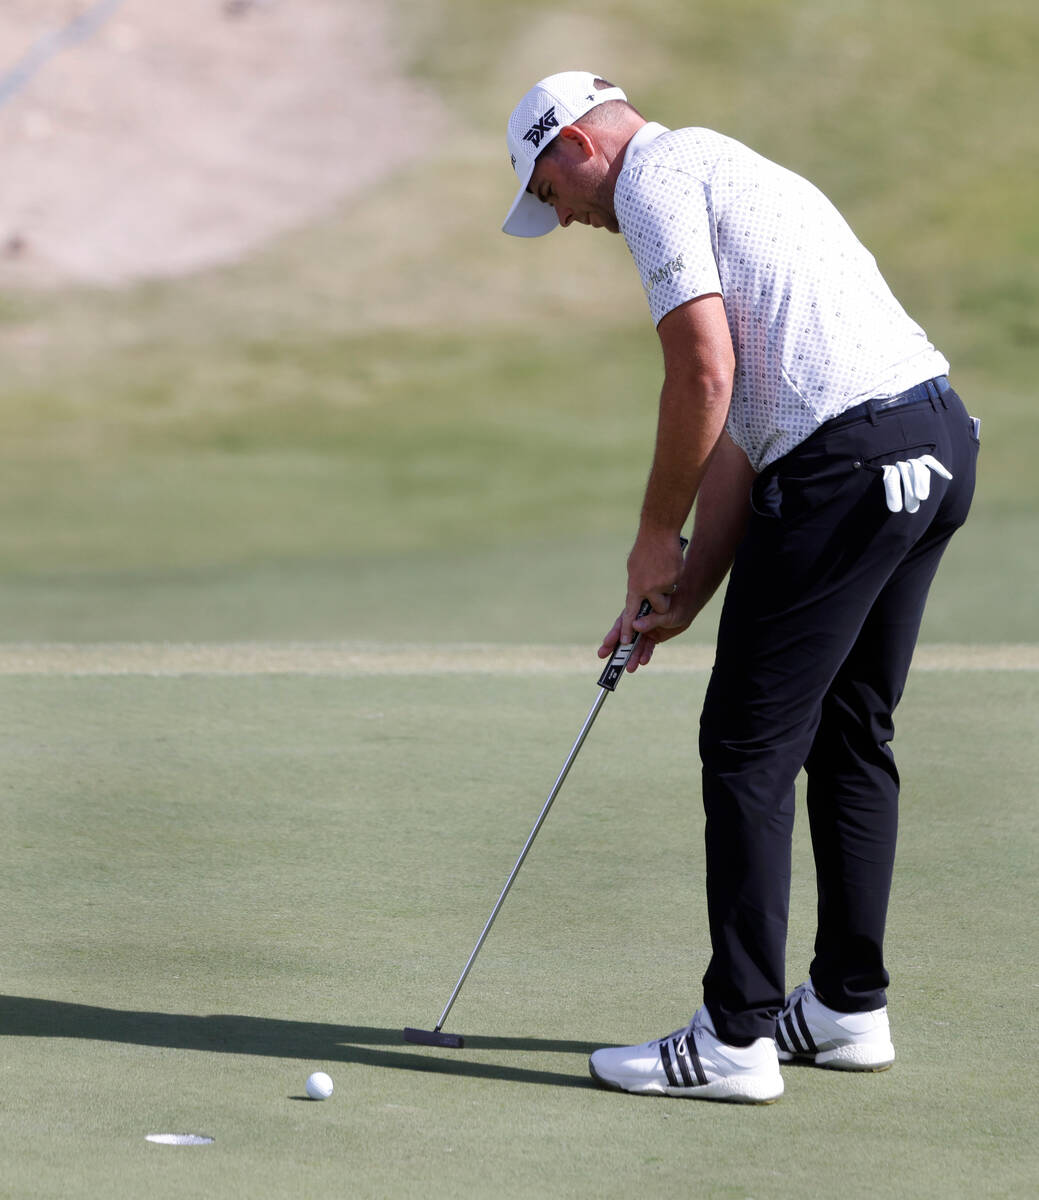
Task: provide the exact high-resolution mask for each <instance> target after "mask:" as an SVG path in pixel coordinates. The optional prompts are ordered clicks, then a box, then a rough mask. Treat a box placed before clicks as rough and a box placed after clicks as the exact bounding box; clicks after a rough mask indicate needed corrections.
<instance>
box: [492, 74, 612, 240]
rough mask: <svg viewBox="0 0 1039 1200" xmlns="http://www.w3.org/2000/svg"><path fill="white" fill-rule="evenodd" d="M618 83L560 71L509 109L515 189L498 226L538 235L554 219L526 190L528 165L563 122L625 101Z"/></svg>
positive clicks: (550, 226)
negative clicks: (517, 181)
mask: <svg viewBox="0 0 1039 1200" xmlns="http://www.w3.org/2000/svg"><path fill="white" fill-rule="evenodd" d="M627 98H628V97H627V96H625V94H624V93H623V92H622V91H621V90H620V88H619V87H614V86H613V84H612V83H607V82H606V80H605V79H600V78H599V77H598V76H597V75H592V74H590V73H589V72H588V71H563V72H562V73H561V74H559V75H550V76H549V77H548V78H547V79H542V80H541V82H540V83H536V84H534V86H533V87H532V88H531V89H530V91H529V92H527V94H526V95H525V96H524V97H523V99H522V100H521V101H520V102H519V104H517V105H516V107H515V108H514V109H513V110H512V116H511V117H509V127H508V142H509V154H510V155H511V156H512V166H513V169H514V170H515V172H516V175H517V177H518V178H519V191H518V192H517V193H516V199H515V200H513V202H512V208H510V209H509V215H508V216H507V217H506V218H505V224H504V225H503V226H502V229H503V230H504V231H505V232H506V233H511V234H512V235H513V236H514V237H541V236H542V234H545V233H551V232H552V230H553V229H555V227H556V225H557V224H558V223H559V222H558V220H557V218H556V214H555V211H554V210H553V208H552V207H551V205H548V204H543V203H542V202H541V201H540V200H539V199H538V198H537V197H536V196H534V195H532V194H531V193H530V192H528V191H527V185H528V184H529V183H530V177H531V175H532V174H533V173H534V163H535V161H536V160H537V157H538V155H539V154H540V153H541V151H542V150H544V149H545V147H546V146H547V145H548V144H549V143H550V142H551V141H552V140H553V139H554V138H555V137H556V135H557V134H558V133H559V131H560V130H561V129H562V128H563V126H564V125H572V124H573V123H574V122H575V121H577V120H579V119H580V118H581V117H583V116H584V114H585V113H586V112H590V111H591V110H592V109H593V108H595V107H596V106H597V105H599V104H604V103H605V102H606V101H607V100H627Z"/></svg>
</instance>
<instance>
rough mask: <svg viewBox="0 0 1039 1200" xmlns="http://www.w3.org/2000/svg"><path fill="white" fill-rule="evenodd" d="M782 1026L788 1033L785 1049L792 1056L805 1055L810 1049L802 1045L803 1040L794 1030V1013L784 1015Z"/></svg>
mask: <svg viewBox="0 0 1039 1200" xmlns="http://www.w3.org/2000/svg"><path fill="white" fill-rule="evenodd" d="M781 1024H782V1026H783V1028H784V1030H785V1031H786V1040H787V1043H788V1046H787V1047H784V1048H785V1049H788V1052H789V1053H791V1054H804V1053H806V1052H807V1050H808V1047H807V1046H803V1045H802V1044H801V1039H800V1038H799V1037H798V1036H797V1030H796V1029H795V1028H794V1014H793V1013H792V1012H788V1013H784V1014H783V1017H782V1020H781Z"/></svg>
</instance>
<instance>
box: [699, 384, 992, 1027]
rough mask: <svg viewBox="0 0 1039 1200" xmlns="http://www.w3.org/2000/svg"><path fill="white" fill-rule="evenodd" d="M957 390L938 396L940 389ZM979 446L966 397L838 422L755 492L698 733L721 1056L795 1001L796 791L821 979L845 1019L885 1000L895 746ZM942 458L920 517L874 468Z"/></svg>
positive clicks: (870, 409)
mask: <svg viewBox="0 0 1039 1200" xmlns="http://www.w3.org/2000/svg"><path fill="white" fill-rule="evenodd" d="M943 382H944V381H943ZM977 449H978V443H977V439H976V435H975V433H974V430H973V429H972V427H971V421H970V418H969V417H968V415H967V413H966V411H965V409H964V407H963V404H962V402H961V401H960V398H959V397H958V396H957V395H956V393H955V392H954V391H952V390H946V391H944V392H943V393H942V394H941V395H939V392H938V389H937V388H936V387H933V386H930V385H929V398H927V399H923V400H920V401H916V402H914V403H912V404H908V405H903V406H901V407H892V408H883V407H874V405H873V402H870V404H869V405H868V406H861V407H860V410H858V413H857V415H855V414H852V415H851V416H842V417H837V418H835V419H834V420H832V421H829V422H827V423H826V424H825V425H823V426H822V427H821V428H820V429H818V430H817V431H816V433H814V434H813V435H812V436H811V437H810V438H809V439H808V440H807V441H805V442H804V443H802V444H801V445H800V446H798V447H796V448H795V449H794V450H793V451H791V452H790V453H789V454H787V455H785V456H784V457H783V458H782V459H780V460H779V461H778V462H775V463H773V464H772V465H771V466H769V467H767V468H766V469H765V470H764V471H763V472H762V473H761V474H760V475H759V476H758V478H757V479H756V480H755V483H754V488H753V493H752V512H751V517H750V522H749V526H748V530H747V534H746V536H745V538H744V540H743V542H742V543H741V545H740V546H739V549H738V551H737V554H736V558H735V561H734V563H733V567H732V571H731V573H730V577H729V583H728V588H727V591H726V594H725V603H724V607H723V611H722V616H721V620H720V624H719V631H718V647H717V656H716V659H715V664H714V670H713V673H712V676H711V681H710V684H709V686H708V690H707V695H706V698H705V701H704V708H703V714H702V718H701V723H700V754H701V759H702V762H703V800H704V809H705V813H706V847H707V901H708V915H709V919H710V928H711V943H712V957H711V962H710V965H709V967H708V969H707V973H706V975H705V976H704V1002H705V1004H706V1006H707V1008H708V1011H709V1012H710V1013H711V1016H712V1018H713V1020H714V1023H715V1027H716V1029H717V1030H718V1033H719V1036H720V1037H722V1038H723V1040H727V1041H740V1040H744V1039H748V1038H756V1037H772V1036H773V1035H774V1032H775V1019H776V1016H777V1014H778V1012H779V1010H780V1008H781V1007H782V1004H783V1001H784V998H785V987H786V985H785V980H784V967H785V956H786V930H787V915H788V910H789V897H790V853H791V841H792V834H793V823H794V781H795V779H796V777H797V775H798V773H799V772H800V770H801V768H802V767H804V769H805V771H806V774H807V778H808V792H807V803H808V814H809V821H810V826H811V835H812V845H813V851H814V857H815V867H816V879H817V886H818V931H817V936H816V942H815V956H814V959H813V961H812V964H811V968H810V971H811V978H812V981H813V983H814V985H815V988H816V991H817V992H818V993H819V995H820V996H821V998H822V999H823V1000H824V1002H825V1003H826V1004H828V1005H829V1006H830V1007H831V1008H836V1009H840V1010H842V1011H845V1012H862V1011H868V1010H870V1009H873V1008H879V1007H880V1006H882V1005H883V1004H884V1003H885V1002H886V998H885V988H886V987H887V984H888V975H887V971H886V970H885V966H884V949H883V947H884V926H885V921H886V917H887V905H888V895H889V892H890V886H891V875H892V867H893V864H894V857H895V835H896V829H897V822H898V788H899V778H898V771H897V769H896V767H895V762H894V758H893V757H892V754H891V750H890V748H889V745H888V743H889V742H890V740H891V738H892V736H893V734H894V724H893V719H892V714H893V713H894V710H895V707H896V705H897V704H898V702H899V699H900V698H901V695H902V691H903V688H904V687H905V682H906V677H907V675H908V672H909V664H910V660H911V658H912V654H913V648H914V646H915V644H916V638H917V634H918V632H919V628H920V621H921V618H922V616H923V611H924V603H925V601H926V598H927V592H928V589H929V587H930V585H931V581H932V579H933V578H934V574H935V571H936V570H937V568H938V562H939V559H940V558H941V556H942V553H943V551H944V550H945V547H946V545H947V544H948V541H949V538H950V537H951V536H952V534H953V532H954V531H955V530H956V529H957V528H958V527H959V526H960V525H961V524H962V523H963V521H964V520H965V518H966V516H967V511H968V509H969V507H970V502H971V497H972V495H973V491H974V476H975V466H976V458H977ZM922 454H933V455H934V456H935V457H936V458H937V459H938V460H939V462H941V463H942V464H943V465H944V466H945V467H947V468H948V470H949V471H951V472H952V476H953V478H952V480H951V481H946V480H944V479H942V478H941V477H940V476H938V475H936V474H933V473H932V475H931V494H930V497H929V498H928V499H927V500H925V501H923V502H922V504H921V506H920V509H919V511H917V512H916V513H913V514H910V513H907V512H905V511H903V512H900V513H892V512H890V511H889V510H888V508H887V504H886V502H885V493H884V485H883V481H882V475H881V470H880V468H881V467H882V465H883V464H885V463H894V462H896V461H898V460H900V459H901V460H907V459H910V458H915V457H919V456H920V455H922Z"/></svg>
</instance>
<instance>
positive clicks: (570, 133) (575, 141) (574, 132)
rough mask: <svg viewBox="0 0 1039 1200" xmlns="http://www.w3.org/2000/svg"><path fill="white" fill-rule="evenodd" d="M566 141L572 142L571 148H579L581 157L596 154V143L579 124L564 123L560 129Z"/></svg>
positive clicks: (560, 134) (569, 147) (589, 156)
mask: <svg viewBox="0 0 1039 1200" xmlns="http://www.w3.org/2000/svg"><path fill="white" fill-rule="evenodd" d="M559 136H560V138H562V139H563V140H564V141H567V142H570V143H571V145H570V146H568V147H567V148H568V149H569V150H577V151H578V152H579V155H580V157H581V158H591V157H592V156H593V155H594V154H595V143H594V142H593V141H592V139H591V138H590V137H589V136H588V134H587V133H586V132H585V131H584V130H583V129H582V128H581V127H580V126H578V125H564V126H563V128H562V129H560V131H559Z"/></svg>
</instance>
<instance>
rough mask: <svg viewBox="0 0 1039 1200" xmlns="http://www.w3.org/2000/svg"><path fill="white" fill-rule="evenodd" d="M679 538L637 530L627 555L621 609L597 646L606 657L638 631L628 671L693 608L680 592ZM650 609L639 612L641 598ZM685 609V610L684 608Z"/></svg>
mask: <svg viewBox="0 0 1039 1200" xmlns="http://www.w3.org/2000/svg"><path fill="white" fill-rule="evenodd" d="M682 566H683V561H682V542H681V540H680V539H679V537H678V536H677V535H675V534H671V533H666V534H662V535H654V534H647V533H645V532H640V534H639V536H638V539H637V540H636V542H635V545H634V546H633V547H632V551H631V554H629V555H628V594H627V601H626V604H625V607H624V612H622V613H621V615H620V616H619V617H618V618H617V620H616V621H615V622H614V623H613V628H612V629H611V630H610V632H609V633H608V634H607V635H606V637H605V638H604V639H603V643H602V645H601V646H600V647H599V657H600V658H608V657H610V655H612V654H613V652H614V650H615V649H616V647H617V646H619V645H621V646H626V645H629V644H630V643H631V642H632V641H634V639H635V635H636V633H637V634H639V635H640V636H639V643H638V645H637V646H636V647H635V650H634V652H633V653H632V655H631V657H630V658H629V659H628V667H627V669H628V670H629V671H634V670H636V669H637V668H638V667H640V666H643V665H645V664H646V663H648V662H649V660H650V658H651V657H652V655H653V646H654V645H655V643H656V642H663V641H666V640H667V639H668V638H672V637H675V636H676V635H677V634H679V633H682V632H683V631H684V630H685V629H687V628H688V627H689V625H690V624H691V622H692V619H693V615H694V613H693V611H692V610H691V609H690V608H689V606H688V605H686V604H683V602H682V601H683V597H682V595H681V590H680V589H681V577H682ZM645 600H648V601H649V603H650V606H651V611H650V612H648V613H646V615H645V616H642V617H640V616H639V615H638V613H639V609H640V608H641V607H642V604H643V601H645ZM687 610H688V611H687Z"/></svg>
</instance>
